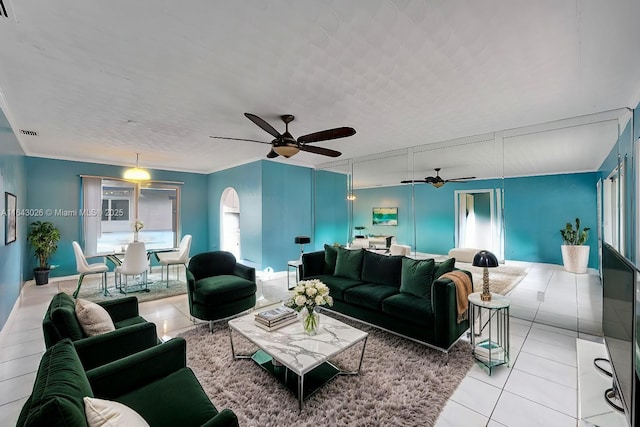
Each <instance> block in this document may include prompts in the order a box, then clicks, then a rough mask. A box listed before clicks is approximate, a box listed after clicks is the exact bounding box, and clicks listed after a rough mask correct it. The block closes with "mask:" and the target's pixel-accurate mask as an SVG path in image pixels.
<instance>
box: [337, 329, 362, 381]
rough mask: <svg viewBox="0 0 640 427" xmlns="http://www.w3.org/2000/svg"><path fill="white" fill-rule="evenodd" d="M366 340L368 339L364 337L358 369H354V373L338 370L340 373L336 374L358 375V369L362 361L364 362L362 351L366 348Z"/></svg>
mask: <svg viewBox="0 0 640 427" xmlns="http://www.w3.org/2000/svg"><path fill="white" fill-rule="evenodd" d="M367 338H369V337H365V339H364V340H363V341H362V352H361V353H360V362H358V369H356V370H355V371H343V370H342V369H340V372H339V373H338V375H358V374H360V369H361V368H362V361H363V360H364V349H365V348H366V347H367Z"/></svg>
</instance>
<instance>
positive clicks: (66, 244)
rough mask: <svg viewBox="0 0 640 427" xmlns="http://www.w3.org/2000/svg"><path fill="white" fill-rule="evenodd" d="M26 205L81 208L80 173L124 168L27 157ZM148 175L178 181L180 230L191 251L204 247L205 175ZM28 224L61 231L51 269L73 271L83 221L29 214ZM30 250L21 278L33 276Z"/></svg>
mask: <svg viewBox="0 0 640 427" xmlns="http://www.w3.org/2000/svg"><path fill="white" fill-rule="evenodd" d="M26 167H27V169H28V170H29V174H28V175H27V197H26V199H27V203H28V205H27V207H28V208H30V209H42V210H43V211H45V212H46V210H47V209H51V210H52V211H54V212H55V210H56V209H61V210H67V211H70V210H76V209H78V208H79V207H80V195H81V194H80V193H81V186H80V184H81V179H80V175H95V176H106V177H121V176H122V175H123V173H124V170H125V169H126V168H125V167H121V166H113V165H103V164H97V163H84V162H73V161H67V160H52V159H44V158H39V157H27V158H26ZM150 173H151V177H152V179H154V180H158V181H181V182H184V185H183V186H182V189H181V199H180V201H181V209H180V211H181V232H182V234H183V235H184V234H191V235H192V236H193V240H192V243H191V252H192V253H197V252H202V251H205V250H206V249H207V245H208V234H209V233H208V226H209V225H208V222H207V212H208V211H207V209H208V206H207V197H206V195H207V177H206V175H202V174H194V173H185V172H173V171H163V170H153V169H152V170H150ZM27 220H28V222H29V223H31V222H33V221H36V220H46V221H51V222H53V223H54V224H55V225H56V226H57V227H58V228H59V229H60V233H61V236H62V237H61V239H60V242H59V244H58V251H57V252H56V253H55V254H54V255H53V256H52V257H51V260H50V263H51V264H52V265H57V266H58V267H57V268H56V269H54V270H52V272H51V276H52V277H56V276H67V275H72V274H76V272H77V271H76V263H75V258H74V255H73V249H72V247H71V242H72V241H74V240H76V241H80V239H81V230H82V224H81V221H80V220H79V218H78V217H61V216H55V215H48V216H47V215H45V216H44V217H37V218H36V217H30V218H28V219H27ZM31 254H32V252H30V251H29V257H28V259H27V262H25V263H24V277H25V278H26V279H30V278H32V277H33V272H32V270H33V267H34V266H35V259H34V258H33V257H32V256H31Z"/></svg>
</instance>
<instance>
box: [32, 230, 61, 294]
mask: <svg viewBox="0 0 640 427" xmlns="http://www.w3.org/2000/svg"><path fill="white" fill-rule="evenodd" d="M59 240H60V230H58V229H57V228H56V226H55V225H53V223H52V222H49V221H35V222H32V223H31V227H30V229H29V234H28V235H27V241H28V242H29V244H30V245H31V247H32V248H33V253H34V255H35V257H36V258H37V259H38V262H39V266H38V267H36V268H34V269H33V276H34V278H35V280H36V285H46V284H47V283H49V271H51V267H50V266H49V257H50V256H51V255H53V253H54V252H55V251H56V250H58V241H59Z"/></svg>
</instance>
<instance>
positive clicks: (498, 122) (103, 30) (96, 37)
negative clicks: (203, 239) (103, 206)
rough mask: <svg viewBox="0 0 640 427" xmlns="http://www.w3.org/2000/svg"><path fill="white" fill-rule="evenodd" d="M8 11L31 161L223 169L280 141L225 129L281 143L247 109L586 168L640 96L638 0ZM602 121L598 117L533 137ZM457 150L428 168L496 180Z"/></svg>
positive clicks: (142, 1)
mask: <svg viewBox="0 0 640 427" xmlns="http://www.w3.org/2000/svg"><path fill="white" fill-rule="evenodd" d="M4 4H5V6H6V7H7V11H8V14H9V18H0V40H1V42H0V106H1V107H2V109H3V111H4V112H5V114H6V115H7V118H8V120H9V122H10V124H11V125H12V127H13V128H14V130H16V131H17V130H18V129H25V130H34V131H37V132H38V136H28V135H21V134H18V135H17V137H18V140H19V141H20V144H21V145H22V147H23V148H24V150H25V152H26V154H27V155H29V156H40V157H48V158H58V159H69V160H81V161H88V162H96V163H108V164H116V165H130V164H132V163H133V162H134V161H135V153H136V152H139V153H140V164H141V166H144V167H150V168H158V169H169V170H181V171H191V172H202V173H209V172H212V171H216V170H221V169H225V168H228V167H232V166H235V165H238V164H242V163H246V162H249V161H254V160H258V159H262V158H264V156H265V155H266V153H267V152H268V151H269V147H268V146H267V145H260V144H256V143H251V142H237V141H223V140H215V139H211V138H209V136H210V135H217V136H229V137H235V138H248V139H257V140H262V141H265V142H267V141H270V140H271V139H272V138H271V137H270V136H269V135H268V134H267V133H266V132H264V131H262V130H261V129H260V128H258V127H257V126H256V125H255V124H253V123H252V122H250V121H249V120H247V119H246V118H245V117H244V116H243V113H245V112H250V113H254V114H257V115H259V116H261V117H262V118H264V119H265V120H267V121H268V122H270V123H271V124H272V125H273V126H274V127H275V128H276V129H278V130H279V131H283V130H284V125H283V124H282V122H280V121H279V118H278V117H279V115H281V114H287V113H289V114H294V115H295V116H296V120H295V121H294V122H293V123H292V124H291V125H290V132H291V133H292V134H293V135H294V136H296V137H297V136H300V135H303V134H307V133H311V132H315V131H319V130H323V129H327V128H333V127H338V126H351V127H353V128H355V129H356V131H357V134H356V135H354V136H353V137H350V138H345V139H340V140H334V141H327V142H321V143H317V145H319V146H323V147H327V148H331V149H335V150H339V151H342V152H343V156H342V157H341V158H347V159H348V158H353V157H357V156H366V155H371V154H373V153H380V152H384V151H388V150H393V149H401V148H406V147H412V146H422V145H424V144H432V143H437V144H436V145H434V147H441V146H446V145H447V144H448V143H451V144H453V145H458V146H459V145H460V144H459V142H460V138H464V137H469V136H473V135H485V134H488V133H490V134H491V138H490V139H492V141H493V142H492V144H495V140H496V135H497V137H499V138H502V141H504V156H505V158H507V157H509V158H511V156H513V158H514V159H520V160H522V161H521V162H520V163H517V164H513V163H512V162H509V164H510V165H511V167H512V168H513V169H514V170H513V171H508V170H507V166H506V165H507V163H506V162H505V170H504V173H505V174H509V173H513V174H518V175H532V174H538V173H552V172H554V171H565V172H570V171H584V170H595V169H596V168H597V167H598V166H599V165H600V164H601V162H602V160H603V159H604V156H605V155H606V154H607V153H608V152H609V151H610V149H611V147H612V146H613V144H614V142H615V139H616V137H617V121H616V117H617V116H620V115H621V111H619V110H617V109H620V108H624V107H635V105H636V104H637V103H638V101H640V78H638V72H639V71H640V54H638V53H639V49H638V46H640V26H639V25H637V20H638V19H639V18H640V2H638V1H636V0H615V1H606V2H605V1H600V0H545V1H530V0H518V1H515V0H493V1H477V0H467V1H464V0H448V1H444V0H443V1H410V0H393V1H392V0H386V1H385V0H366V1H365V0H360V1H353V0H352V1H345V0H340V1H319V0H297V1H293V0H289V1H287V0H270V1H264V0H254V1H248V0H244V1H233V0H228V1H215V2H211V1H204V0H200V1H195V0H193V1H185V2H168V1H157V0H154V1H151V0H136V1H133V2H125V1H115V2H94V1H82V2H81V1H77V0H74V1H71V0H58V1H42V0H41V1H36V0H20V1H14V2H11V1H7V0H5V1H4ZM609 110H616V111H615V112H613V113H605V114H604V116H606V118H604V119H603V118H602V117H601V115H599V114H594V113H600V112H606V111H609ZM585 115H588V116H587V118H588V119H589V120H587V121H591V120H590V119H591V118H593V121H595V122H596V125H593V126H594V127H593V128H592V127H589V126H590V125H588V126H587V127H585V126H583V125H578V126H568V127H566V129H564V128H563V129H564V130H562V131H561V132H559V133H558V132H547V131H544V130H542V131H541V130H540V129H542V128H544V126H546V125H542V127H540V126H538V128H536V129H537V130H535V131H534V132H533V133H532V134H530V135H518V134H519V133H523V131H521V129H520V128H522V127H524V126H528V125H536V124H540V123H547V122H553V123H556V121H558V120H561V119H566V118H572V117H579V116H585ZM612 116H613V118H612ZM576 120H580V119H576ZM562 123H564V122H562ZM597 123H607V125H606V126H604V125H603V126H600V125H598V124H597ZM551 126H552V127H553V125H551ZM556 127H557V126H556ZM603 127H606V128H607V129H603ZM495 132H498V133H497V134H496V133H495ZM525 133H526V132H525ZM551 134H553V137H552V138H551V140H549V141H546V139H545V138H546V135H551ZM510 135H517V136H510ZM480 139H482V138H480ZM485 139H486V138H485ZM543 140H544V141H543ZM443 141H444V142H443ZM545 141H546V142H545ZM438 144H440V145H438ZM541 147H542V148H541ZM477 148H478V147H476V149H477ZM421 149H422V148H421ZM427 151H429V150H427ZM482 151H483V150H479V151H478V152H482ZM455 152H456V156H455V157H454V158H449V159H441V160H440V159H439V160H438V161H437V162H436V161H435V160H433V156H423V157H424V159H423V161H422V162H421V163H420V164H417V163H416V169H417V170H419V171H420V173H424V174H431V173H430V172H429V171H430V170H431V169H432V168H433V167H438V166H441V167H443V173H442V174H443V175H445V178H446V177H453V176H454V175H455V176H459V174H460V173H461V174H462V175H463V176H467V175H470V174H471V172H472V174H473V175H474V176H495V172H496V171H495V168H496V166H495V165H493V166H492V168H493V170H491V171H482V170H480V168H479V166H480V165H478V163H482V162H478V161H477V160H478V159H477V157H476V155H475V154H473V152H474V151H473V150H472V151H467V150H464V149H456V151H455ZM577 153H578V154H579V155H576V154H577ZM415 157H416V158H417V159H419V158H420V155H418V154H416V155H415ZM450 157H451V156H450ZM465 157H466V158H465ZM416 158H414V161H417V159H416ZM462 159H464V161H463V160H462ZM329 160H331V159H329V158H327V157H324V156H319V155H315V154H309V153H299V154H298V155H296V156H295V157H293V158H291V159H289V160H286V161H287V162H292V163H296V164H304V165H319V164H322V163H325V162H327V161H329ZM445 160H446V161H445ZM442 162H444V163H445V164H441V163H442ZM399 163H400V164H402V161H400V162H399ZM405 164H406V163H405ZM471 164H475V167H476V168H477V169H476V170H473V171H471V172H470V171H469V165H471ZM455 167H458V168H459V170H456V169H454V168H455ZM445 168H449V170H448V172H449V173H446V172H444V171H445ZM393 179H394V180H395V179H397V178H395V177H394V178H393Z"/></svg>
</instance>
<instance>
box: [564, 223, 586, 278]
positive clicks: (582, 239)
mask: <svg viewBox="0 0 640 427" xmlns="http://www.w3.org/2000/svg"><path fill="white" fill-rule="evenodd" d="M589 230H590V228H589V227H585V228H583V229H582V230H581V229H580V218H576V228H575V229H574V228H573V224H571V223H570V222H568V223H567V224H566V225H565V227H564V228H563V229H562V230H560V235H561V236H562V243H563V244H562V246H561V250H562V263H563V264H564V269H565V270H567V271H568V272H570V273H579V274H582V273H586V272H587V264H588V263H589V246H586V245H585V243H586V241H587V239H588V238H589Z"/></svg>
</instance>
